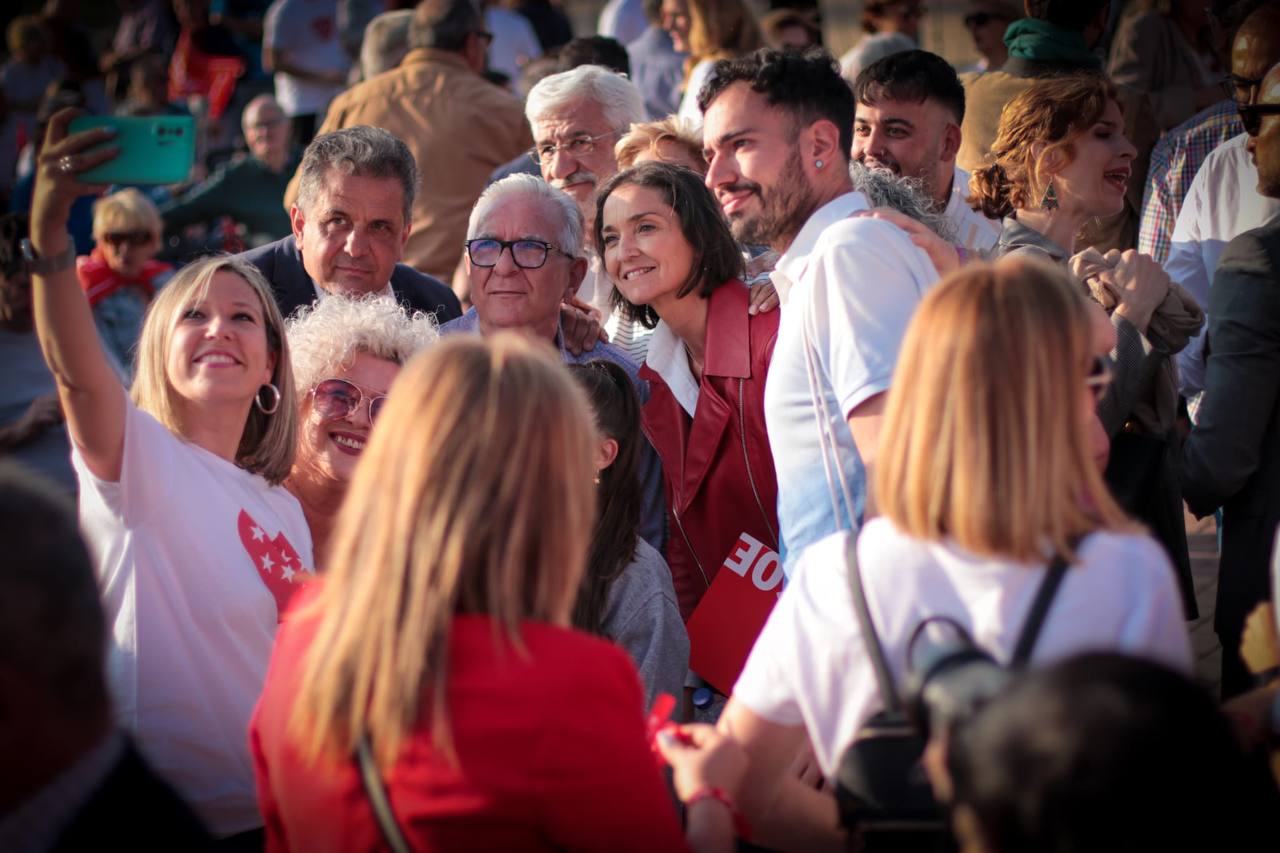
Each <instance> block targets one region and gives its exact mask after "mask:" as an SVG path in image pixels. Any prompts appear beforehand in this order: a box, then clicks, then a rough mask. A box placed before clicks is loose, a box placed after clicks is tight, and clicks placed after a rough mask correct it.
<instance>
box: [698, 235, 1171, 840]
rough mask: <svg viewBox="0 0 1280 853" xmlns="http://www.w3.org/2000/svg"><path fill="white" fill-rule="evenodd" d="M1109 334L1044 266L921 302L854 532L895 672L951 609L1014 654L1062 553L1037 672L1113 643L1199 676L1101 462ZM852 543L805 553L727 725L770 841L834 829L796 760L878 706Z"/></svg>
mask: <svg viewBox="0 0 1280 853" xmlns="http://www.w3.org/2000/svg"><path fill="white" fill-rule="evenodd" d="M1107 345H1108V342H1107V341H1106V339H1105V337H1100V336H1098V335H1096V334H1095V333H1094V326H1093V322H1092V320H1091V317H1090V314H1089V311H1088V308H1087V304H1086V302H1085V298H1084V296H1083V295H1081V294H1080V293H1079V292H1078V285H1076V284H1075V283H1074V282H1072V281H1071V280H1070V279H1069V277H1068V276H1067V274H1066V273H1065V272H1064V271H1061V270H1058V269H1056V268H1054V267H1052V266H1050V265H1049V264H1047V263H1045V262H1042V261H1039V260H1035V259H1016V258H1014V259H1008V260H1005V261H1001V262H999V263H996V264H994V265H989V264H978V265H973V266H969V267H966V268H964V269H963V270H961V271H959V272H957V273H955V274H953V275H952V276H950V277H948V278H947V279H946V280H944V281H943V282H941V283H939V284H938V285H937V286H936V287H935V288H934V289H933V290H932V291H931V292H930V294H929V295H928V296H927V297H926V298H925V299H924V301H923V302H922V304H921V306H920V308H919V309H918V311H917V313H916V315H915V317H914V318H913V320H912V322H911V325H910V327H909V329H908V332H907V335H906V338H905V340H904V342H903V346H902V353H901V355H900V356H899V360H898V366H897V370H896V373H895V376H894V382H893V386H892V389H891V390H890V392H889V400H888V411H887V415H886V421H885V425H884V439H883V442H884V443H883V445H882V447H881V454H880V458H879V464H878V465H877V467H876V471H875V474H874V477H875V480H874V488H875V498H876V506H877V507H878V509H879V512H880V514H881V517H879V518H876V519H873V520H871V521H869V522H868V523H867V524H866V525H865V526H864V527H863V530H862V533H861V536H860V538H859V540H858V543H857V554H858V561H859V563H860V566H861V574H862V579H863V584H864V586H865V588H866V591H867V598H868V601H869V605H870V610H871V615H872V618H873V620H874V623H875V626H876V631H877V634H878V635H879V638H880V642H881V644H882V645H883V647H884V649H885V653H886V655H887V657H888V661H889V667H890V669H891V670H892V672H893V677H894V680H895V683H896V684H898V685H901V684H902V683H903V678H904V668H905V655H906V646H907V642H908V639H909V637H910V635H911V633H912V631H913V630H914V629H915V628H916V626H917V625H919V624H920V622H921V621H923V620H924V619H926V618H928V617H932V616H948V617H950V618H952V619H954V620H956V621H957V622H959V623H960V624H961V625H963V626H964V627H965V628H966V630H968V631H969V633H970V634H971V635H972V636H973V638H974V639H975V641H976V642H977V643H978V644H979V645H981V646H982V647H984V648H986V649H988V650H990V651H991V652H992V653H993V654H994V655H995V656H996V657H997V658H998V659H1000V660H1002V661H1007V660H1008V659H1009V656H1010V654H1011V653H1012V650H1013V646H1014V643H1015V641H1016V639H1017V637H1018V634H1019V631H1020V630H1021V628H1022V625H1023V622H1024V621H1025V619H1026V615H1027V612H1028V609H1029V607H1030V605H1031V601H1032V598H1033V597H1034V596H1035V593H1036V590H1037V588H1038V586H1039V584H1040V582H1041V579H1042V578H1043V577H1044V574H1045V571H1046V567H1047V565H1048V564H1049V562H1050V560H1051V559H1052V558H1053V556H1054V555H1055V554H1060V555H1061V556H1062V557H1064V558H1065V559H1066V560H1067V561H1068V563H1069V565H1070V567H1069V570H1068V571H1067V574H1066V577H1065V579H1064V580H1063V582H1062V585H1061V587H1060V588H1059V590H1058V592H1057V596H1056V598H1055V599H1054V600H1053V603H1052V607H1051V609H1050V610H1049V613H1048V616H1047V618H1046V620H1045V623H1044V626H1043V628H1042V630H1041V631H1040V634H1039V638H1038V641H1037V643H1036V645H1035V649H1034V652H1033V654H1032V658H1031V663H1032V665H1033V666H1034V665H1037V664H1040V663H1043V662H1046V661H1050V660H1055V659H1058V658H1062V657H1066V656H1069V655H1071V654H1075V653H1077V652H1080V651H1084V650H1089V649H1111V650H1117V651H1123V652H1126V653H1129V654H1135V655H1139V656H1145V657H1149V658H1153V659H1155V660H1157V661H1160V662H1162V663H1165V664H1167V665H1171V666H1173V667H1175V668H1177V669H1179V670H1182V671H1184V672H1188V671H1189V670H1190V668H1191V652H1190V644H1189V641H1188V637H1187V633H1186V628H1185V626H1184V623H1183V618H1182V609H1181V605H1180V603H1179V600H1178V592H1177V589H1176V587H1175V585H1174V576H1173V572H1172V570H1171V568H1170V566H1169V561H1168V558H1167V557H1166V556H1165V554H1164V552H1163V550H1162V549H1161V548H1160V546H1159V545H1158V544H1157V543H1156V542H1155V541H1154V540H1152V539H1151V538H1150V537H1149V536H1147V535H1146V534H1145V533H1143V532H1142V530H1141V529H1140V528H1138V527H1137V526H1136V525H1135V524H1133V523H1132V522H1130V521H1129V520H1128V519H1127V518H1126V517H1125V515H1124V514H1123V513H1122V512H1121V511H1120V509H1119V508H1118V507H1117V505H1116V503H1115V502H1114V500H1112V498H1111V497H1110V495H1109V494H1108V492H1107V488H1106V486H1105V485H1104V484H1103V482H1102V478H1101V474H1100V473H1099V470H1098V467H1097V466H1096V465H1095V464H1094V458H1093V457H1094V450H1093V446H1092V443H1091V441H1090V436H1091V434H1092V431H1093V430H1094V429H1095V426H1094V414H1093V410H1094V406H1095V395H1096V394H1097V393H1098V391H1099V389H1101V388H1104V387H1105V384H1106V381H1107V377H1106V362H1105V361H1104V360H1103V359H1102V355H1104V354H1105V351H1106V347H1107ZM846 542H847V534H843V533H841V534H837V535H834V536H831V537H829V538H827V539H824V540H822V541H820V542H818V543H816V544H815V545H813V546H811V547H810V548H809V550H807V551H806V552H805V553H804V554H802V555H801V557H800V559H799V561H798V562H797V566H796V570H795V572H794V574H793V575H792V582H791V584H790V585H789V586H788V587H787V589H786V591H785V592H784V593H783V595H782V598H781V599H780V600H779V602H778V605H777V607H776V608H774V611H773V613H772V615H771V616H770V619H769V622H768V623H767V624H766V625H765V628H764V630H763V632H762V633H761V634H760V637H759V639H758V640H757V642H756V645H755V647H754V649H753V651H752V654H751V657H750V658H749V659H748V661H747V665H746V668H745V669H744V671H743V673H742V676H741V678H740V679H739V680H738V682H737V684H736V685H735V687H734V691H733V696H732V698H731V699H730V702H729V705H728V706H727V708H726V709H725V713H724V716H723V717H722V718H721V722H720V725H721V728H722V730H723V731H725V732H727V733H728V734H730V736H732V737H733V738H734V739H735V740H738V741H739V742H740V743H741V744H742V745H743V746H744V747H745V748H746V750H747V753H748V756H749V759H750V765H749V770H748V776H747V780H746V783H745V785H746V788H745V789H744V794H743V799H744V805H745V806H746V807H747V808H748V809H749V811H748V813H758V814H766V815H768V816H769V819H768V820H766V821H765V822H764V824H763V825H762V826H761V827H760V831H759V838H760V841H761V843H765V844H768V843H771V842H770V839H774V840H775V841H778V842H781V843H784V844H792V845H798V844H808V845H817V844H820V843H822V842H824V841H825V842H831V841H832V840H833V839H834V838H835V837H836V836H837V835H838V831H837V829H836V826H837V819H836V807H835V801H834V799H833V798H832V797H830V796H828V795H826V794H822V793H819V792H816V791H814V790H812V789H806V788H803V787H802V786H800V785H798V784H796V783H795V782H793V781H791V780H790V779H789V778H788V774H787V773H786V769H787V765H788V763H789V762H790V761H791V759H792V758H793V757H794V756H795V755H796V752H797V750H798V749H799V748H800V746H801V744H803V743H804V741H805V739H806V738H807V739H808V740H809V741H811V742H812V744H813V747H814V751H815V754H816V756H817V759H818V764H819V765H820V767H821V769H822V771H823V773H824V774H825V776H826V777H827V778H828V779H830V778H832V776H833V775H834V772H835V770H836V766H837V762H838V761H839V758H840V755H841V753H842V752H843V750H844V749H845V748H846V747H847V746H848V745H849V743H850V742H851V741H852V739H853V737H854V734H855V732H856V731H857V730H858V728H859V726H861V724H862V723H864V722H866V721H867V720H868V719H869V718H870V717H871V715H872V714H874V713H875V712H876V711H878V710H880V709H881V707H882V705H881V699H880V695H879V692H878V690H877V687H876V679H875V675H874V672H873V669H872V666H871V663H870V660H869V658H868V656H867V653H866V652H865V646H864V645H863V637H862V635H861V631H860V630H859V627H858V620H857V618H856V616H855V615H854V608H853V602H852V598H851V595H850V590H849V576H848V571H847V566H846V564H845V546H846ZM775 821H776V822H775ZM780 827H781V828H782V830H783V832H782V833H781V834H779V828H780ZM788 838H790V839H792V840H791V841H787V839H788ZM796 839H800V840H799V841H797V840H796Z"/></svg>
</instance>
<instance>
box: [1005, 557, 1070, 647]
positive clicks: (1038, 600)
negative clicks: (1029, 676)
mask: <svg viewBox="0 0 1280 853" xmlns="http://www.w3.org/2000/svg"><path fill="white" fill-rule="evenodd" d="M1066 574H1067V561H1066V560H1065V559H1063V558H1062V557H1061V556H1060V555H1056V554H1055V555H1054V558H1053V561H1052V562H1051V563H1049V569H1048V571H1046V572H1045V575H1044V579H1043V580H1041V581H1040V588H1039V589H1037V590H1036V597H1035V600H1034V601H1032V602H1031V610H1030V612H1028V613H1027V621H1025V622H1023V623H1022V632H1021V633H1020V634H1019V635H1018V644H1017V645H1016V646H1014V648H1013V657H1012V658H1011V659H1010V660H1009V666H1010V667H1011V668H1013V669H1022V668H1023V667H1025V666H1026V665H1027V662H1028V661H1030V660H1031V651H1032V649H1034V648H1035V647H1036V639H1037V638H1038V637H1039V636H1040V628H1041V627H1042V626H1043V625H1044V620H1045V617H1046V616H1048V615H1049V606H1050V605H1051V604H1053V597H1054V595H1055V594H1056V593H1057V592H1058V587H1059V586H1061V585H1062V578H1063V577H1064V576H1066Z"/></svg>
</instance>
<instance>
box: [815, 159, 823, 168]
mask: <svg viewBox="0 0 1280 853" xmlns="http://www.w3.org/2000/svg"><path fill="white" fill-rule="evenodd" d="M813 165H814V167H815V168H818V169H821V168H822V161H821V160H814V161H813Z"/></svg>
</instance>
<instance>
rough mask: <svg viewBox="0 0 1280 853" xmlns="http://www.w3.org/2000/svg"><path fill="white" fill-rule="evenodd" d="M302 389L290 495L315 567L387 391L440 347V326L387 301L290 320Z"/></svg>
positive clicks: (348, 304)
mask: <svg viewBox="0 0 1280 853" xmlns="http://www.w3.org/2000/svg"><path fill="white" fill-rule="evenodd" d="M288 330H289V350H290V354H291V356H292V360H293V380H294V386H295V387H296V388H297V389H298V452H297V455H296V456H295V457H294V460H293V470H292V471H290V472H289V478H288V479H287V480H285V488H287V489H288V490H289V491H290V492H292V493H293V495H294V497H296V498H297V499H298V502H299V503H301V504H302V512H303V514H304V515H305V516H306V518H307V524H308V525H309V526H310V527H311V541H312V546H313V548H314V552H315V558H316V566H317V567H318V568H323V567H324V566H325V562H326V561H325V557H326V555H327V554H328V545H329V533H330V531H331V530H332V529H333V524H334V520H335V519H336V518H337V514H338V507H340V506H341V505H342V499H343V498H344V497H345V496H346V494H347V485H348V484H349V483H350V482H351V476H352V474H354V473H355V468H356V463H357V462H358V461H359V460H360V455H361V454H362V453H363V452H364V447H365V444H366V443H367V442H368V440H369V430H370V429H371V428H372V427H373V422H374V421H375V420H376V419H377V417H378V414H379V413H380V412H381V411H382V407H383V405H384V404H385V403H386V400H387V391H388V390H389V389H390V388H391V383H392V381H393V380H394V379H395V378H396V374H398V373H399V372H400V368H401V367H402V366H404V364H405V363H406V362H407V361H408V360H409V359H410V358H412V357H413V355H414V353H416V352H418V351H419V350H421V349H423V348H424V347H426V346H428V345H430V344H431V343H433V342H434V341H435V340H436V337H437V333H436V325H435V321H434V320H433V319H432V318H431V317H430V316H429V315H426V314H420V313H414V314H412V315H410V314H407V313H406V312H405V310H404V308H402V307H401V306H400V305H399V304H398V303H397V302H396V301H395V300H394V299H392V298H391V297H388V296H368V297H365V298H363V299H342V298H329V299H324V300H321V301H320V302H318V303H316V305H315V307H313V308H304V309H303V310H302V311H301V312H299V314H298V315H296V317H294V318H292V319H290V320H289V323H288Z"/></svg>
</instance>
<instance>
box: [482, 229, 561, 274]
mask: <svg viewBox="0 0 1280 853" xmlns="http://www.w3.org/2000/svg"><path fill="white" fill-rule="evenodd" d="M464 245H465V246H466V247H467V257H468V258H470V259H471V263H473V264H475V265H476V266H478V267H493V266H497V265H498V259H499V258H501V257H502V253H503V251H504V250H506V249H510V250H511V260H513V261H515V262H516V266H518V267H520V268H521V269H525V270H536V269H538V268H539V267H541V266H542V265H543V264H545V263H546V262H547V252H553V251H554V252H559V253H560V254H562V255H564V256H565V257H566V258H572V257H573V255H571V254H569V253H568V252H566V251H564V250H563V249H561V248H559V247H558V246H556V245H555V244H554V243H546V242H543V241H542V240H495V239H493V238H492V237H477V238H476V239H474V240H468V241H467V242H466V243H465V244H464Z"/></svg>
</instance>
